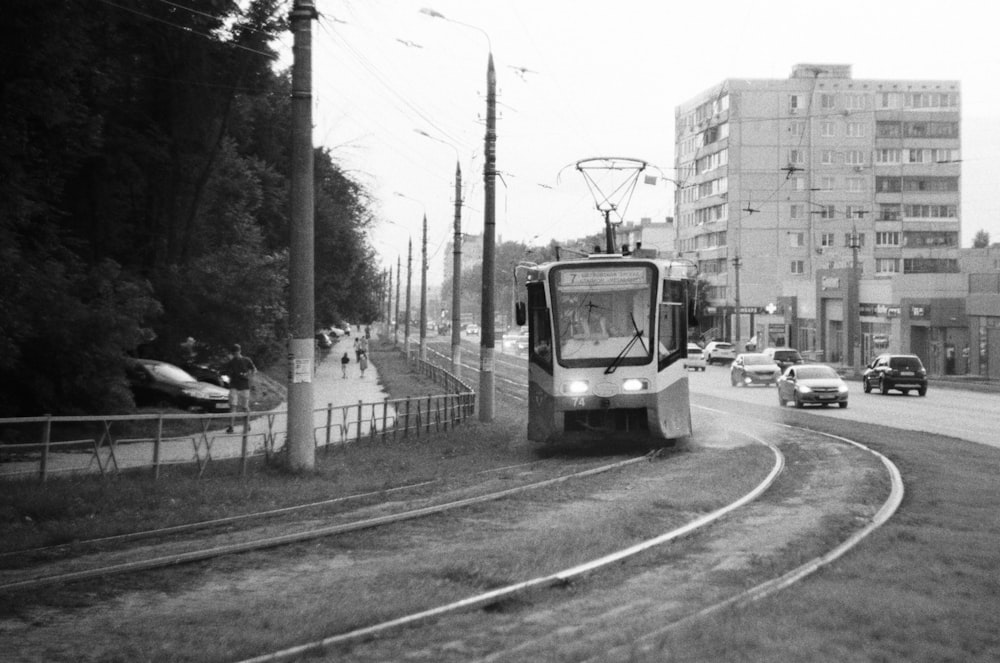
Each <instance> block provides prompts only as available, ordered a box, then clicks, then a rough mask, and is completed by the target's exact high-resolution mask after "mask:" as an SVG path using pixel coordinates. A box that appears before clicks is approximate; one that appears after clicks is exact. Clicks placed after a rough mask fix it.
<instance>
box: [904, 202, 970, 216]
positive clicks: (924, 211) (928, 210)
mask: <svg viewBox="0 0 1000 663" xmlns="http://www.w3.org/2000/svg"><path fill="white" fill-rule="evenodd" d="M903 216H905V217H908V218H914V219H954V218H957V217H958V205H904V206H903Z"/></svg>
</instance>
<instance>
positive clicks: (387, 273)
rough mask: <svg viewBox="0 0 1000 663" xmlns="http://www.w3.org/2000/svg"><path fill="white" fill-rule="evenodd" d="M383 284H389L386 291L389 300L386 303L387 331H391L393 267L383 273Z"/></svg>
mask: <svg viewBox="0 0 1000 663" xmlns="http://www.w3.org/2000/svg"><path fill="white" fill-rule="evenodd" d="M382 282H383V283H387V284H388V287H387V288H386V290H385V294H386V297H387V298H388V299H387V301H386V303H385V330H386V331H389V321H390V320H392V267H390V268H389V269H387V270H385V272H383V277H382Z"/></svg>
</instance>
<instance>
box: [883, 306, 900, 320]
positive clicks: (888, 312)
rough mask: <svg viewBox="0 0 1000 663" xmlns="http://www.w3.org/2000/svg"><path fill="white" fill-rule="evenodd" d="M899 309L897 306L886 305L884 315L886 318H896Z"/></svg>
mask: <svg viewBox="0 0 1000 663" xmlns="http://www.w3.org/2000/svg"><path fill="white" fill-rule="evenodd" d="M899 314H900V310H899V307H898V306H887V307H886V308H885V317H887V318H898V317H899Z"/></svg>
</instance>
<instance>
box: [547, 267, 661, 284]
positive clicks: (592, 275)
mask: <svg viewBox="0 0 1000 663" xmlns="http://www.w3.org/2000/svg"><path fill="white" fill-rule="evenodd" d="M648 283H649V270H648V269H645V268H643V267H637V268H634V269H565V270H562V271H560V272H559V285H560V286H562V287H567V286H568V287H573V286H576V287H581V288H583V287H594V286H619V285H646V284H648Z"/></svg>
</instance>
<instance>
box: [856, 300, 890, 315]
mask: <svg viewBox="0 0 1000 663" xmlns="http://www.w3.org/2000/svg"><path fill="white" fill-rule="evenodd" d="M889 308H890V307H889V305H888V304H872V303H869V302H861V303H860V304H858V309H859V311H858V313H859V315H864V316H868V317H879V318H884V317H886V316H888V314H889Z"/></svg>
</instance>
